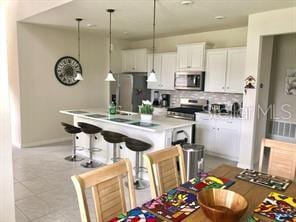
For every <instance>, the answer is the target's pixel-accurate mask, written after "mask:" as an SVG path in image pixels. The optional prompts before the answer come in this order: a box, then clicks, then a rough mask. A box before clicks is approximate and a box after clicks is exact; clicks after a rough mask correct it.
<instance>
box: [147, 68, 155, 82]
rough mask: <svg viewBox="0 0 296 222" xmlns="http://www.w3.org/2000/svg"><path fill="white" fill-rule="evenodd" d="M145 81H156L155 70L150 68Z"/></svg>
mask: <svg viewBox="0 0 296 222" xmlns="http://www.w3.org/2000/svg"><path fill="white" fill-rule="evenodd" d="M147 82H157V79H156V75H155V71H154V70H152V71H151V72H150V74H149V76H148V79H147Z"/></svg>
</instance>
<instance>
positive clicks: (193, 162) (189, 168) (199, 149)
mask: <svg viewBox="0 0 296 222" xmlns="http://www.w3.org/2000/svg"><path fill="white" fill-rule="evenodd" d="M182 148H183V153H184V159H185V167H186V173H187V180H189V179H191V178H193V177H196V176H198V174H199V173H200V172H203V170H204V146H203V145H198V144H184V145H183V146H182Z"/></svg>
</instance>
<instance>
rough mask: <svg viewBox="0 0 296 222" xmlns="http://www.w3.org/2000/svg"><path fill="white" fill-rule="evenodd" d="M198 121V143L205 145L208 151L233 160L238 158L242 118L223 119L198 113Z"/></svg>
mask: <svg viewBox="0 0 296 222" xmlns="http://www.w3.org/2000/svg"><path fill="white" fill-rule="evenodd" d="M196 122H197V123H196V143H197V144H201V145H204V146H205V151H206V153H208V154H212V155H214V156H219V157H222V158H226V159H229V160H233V161H237V160H238V155H239V148H240V126H241V120H240V119H238V118H231V117H229V119H226V117H223V119H222V118H221V117H220V116H212V115H210V114H196Z"/></svg>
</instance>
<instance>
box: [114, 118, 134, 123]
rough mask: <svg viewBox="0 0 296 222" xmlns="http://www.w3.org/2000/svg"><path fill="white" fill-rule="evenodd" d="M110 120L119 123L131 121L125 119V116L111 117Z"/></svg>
mask: <svg viewBox="0 0 296 222" xmlns="http://www.w3.org/2000/svg"><path fill="white" fill-rule="evenodd" d="M109 120H110V121H113V122H118V123H125V122H130V121H131V120H130V119H123V118H110V119H109Z"/></svg>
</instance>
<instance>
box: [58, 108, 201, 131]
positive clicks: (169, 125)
mask: <svg viewBox="0 0 296 222" xmlns="http://www.w3.org/2000/svg"><path fill="white" fill-rule="evenodd" d="M73 111H74V112H75V111H82V112H84V113H74V112H73ZM60 113H63V114H68V115H72V116H76V117H81V118H88V119H91V120H95V121H101V122H108V123H112V124H115V125H120V126H126V127H131V128H138V129H141V130H145V131H150V132H156V131H165V130H170V129H175V128H181V127H187V126H191V125H193V124H196V122H195V121H189V120H182V119H174V118H169V117H166V116H153V119H152V123H153V124H156V125H154V126H149V127H144V126H136V125H132V124H130V123H134V122H140V115H139V114H137V115H122V114H117V115H109V114H108V113H107V111H106V109H103V108H90V109H73V110H61V111H60ZM93 114H99V115H105V117H100V118H95V117H91V116H88V115H93ZM114 118H122V119H128V120H130V121H129V122H115V121H111V120H110V119H114Z"/></svg>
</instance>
